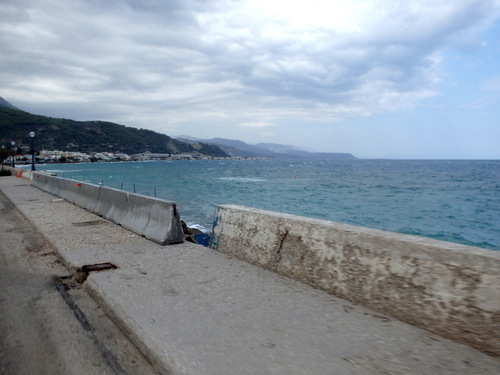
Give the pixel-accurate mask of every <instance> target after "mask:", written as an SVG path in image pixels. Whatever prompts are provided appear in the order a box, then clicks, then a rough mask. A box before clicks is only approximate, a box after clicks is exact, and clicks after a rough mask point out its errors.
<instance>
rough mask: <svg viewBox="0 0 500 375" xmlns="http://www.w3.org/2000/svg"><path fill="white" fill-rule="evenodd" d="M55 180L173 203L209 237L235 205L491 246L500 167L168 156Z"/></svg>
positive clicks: (495, 241) (499, 228)
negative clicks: (221, 210)
mask: <svg viewBox="0 0 500 375" xmlns="http://www.w3.org/2000/svg"><path fill="white" fill-rule="evenodd" d="M37 170H48V171H50V172H54V173H56V174H57V175H58V176H61V177H65V178H72V179H77V180H80V181H85V182H90V183H94V184H101V185H104V186H109V187H113V188H117V189H122V190H125V191H130V192H136V193H138V194H143V195H147V196H156V197H158V198H162V199H166V200H169V201H174V202H176V203H177V205H178V207H179V211H180V215H181V219H183V220H184V221H185V222H186V223H187V224H188V225H189V226H192V227H198V228H200V229H202V230H203V231H206V232H209V231H210V230H211V227H212V223H213V219H214V213H215V207H216V206H217V205H221V204H237V205H242V206H247V207H255V208H260V209H265V210H271V211H277V212H283V213H289V214H295V215H300V216H307V217H313V218H318V219H324V220H329V221H334V222H340V223H346V224H353V225H358V226H364V227H370V228H376V229H382V230H386V231H391V232H397V233H405V234H411V235H417V236H423V237H429V238H433V239H437V240H442V241H449V242H455V243H460V244H465V245H471V246H477V247H481V248H485V249H491V250H500V161H498V160H494V161H479V160H470V161H466V160H448V161H446V160H359V159H358V160H314V161H313V160H172V161H142V162H115V163H98V162H97V163H82V164H47V165H38V166H37Z"/></svg>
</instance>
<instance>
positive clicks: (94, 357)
mask: <svg viewBox="0 0 500 375" xmlns="http://www.w3.org/2000/svg"><path fill="white" fill-rule="evenodd" d="M68 276H70V273H69V272H68V270H67V269H66V268H65V267H64V266H63V265H62V264H61V261H60V259H59V258H58V256H57V254H56V252H55V251H54V249H53V248H52V247H51V245H50V244H49V243H48V242H47V241H46V240H45V239H44V238H43V237H42V236H41V235H40V234H39V233H38V232H36V230H35V229H34V228H33V227H32V226H31V225H30V223H29V222H28V221H27V220H26V219H25V218H24V217H23V216H21V214H20V213H19V212H18V211H17V210H16V209H15V208H14V207H13V206H12V205H11V204H10V202H8V200H7V199H6V198H5V196H4V195H3V194H2V193H1V192H0V374H42V375H43V374H51V375H53V374H143V375H149V374H156V373H157V372H156V371H155V370H154V369H153V368H152V366H151V365H150V363H149V362H148V361H147V360H146V359H145V358H144V357H143V356H142V355H141V354H140V353H139V351H138V350H137V349H136V348H135V347H134V346H133V345H132V344H131V343H130V342H129V341H128V339H127V338H126V337H125V336H124V335H123V334H122V332H121V331H120V330H119V329H118V328H117V327H116V325H115V324H114V323H113V322H112V321H110V320H109V319H108V318H107V317H106V316H105V314H104V313H103V312H102V311H101V310H100V308H99V307H98V306H97V305H96V303H95V302H94V300H93V299H92V298H90V297H89V296H88V295H87V294H86V292H85V291H84V290H83V289H82V287H81V285H79V284H78V283H76V282H75V280H74V277H72V276H70V277H68Z"/></svg>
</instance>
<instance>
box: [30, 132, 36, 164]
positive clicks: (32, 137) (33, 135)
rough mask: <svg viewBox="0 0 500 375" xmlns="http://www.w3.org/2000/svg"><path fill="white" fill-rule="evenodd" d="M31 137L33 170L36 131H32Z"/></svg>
mask: <svg viewBox="0 0 500 375" xmlns="http://www.w3.org/2000/svg"><path fill="white" fill-rule="evenodd" d="M30 137H31V170H32V171H35V170H36V169H35V146H34V142H35V132H30Z"/></svg>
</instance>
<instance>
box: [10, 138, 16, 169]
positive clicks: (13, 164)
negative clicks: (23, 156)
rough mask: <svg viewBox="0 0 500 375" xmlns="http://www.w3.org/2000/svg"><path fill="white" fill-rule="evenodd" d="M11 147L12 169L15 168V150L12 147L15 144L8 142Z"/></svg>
mask: <svg viewBox="0 0 500 375" xmlns="http://www.w3.org/2000/svg"><path fill="white" fill-rule="evenodd" d="M10 144H11V145H12V168H15V167H16V150H15V149H14V146H15V145H16V142H14V141H12V142H10Z"/></svg>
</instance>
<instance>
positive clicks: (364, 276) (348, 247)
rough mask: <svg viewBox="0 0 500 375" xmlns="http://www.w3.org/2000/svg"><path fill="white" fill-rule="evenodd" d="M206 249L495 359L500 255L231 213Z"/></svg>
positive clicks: (220, 213) (219, 220) (219, 218)
mask: <svg viewBox="0 0 500 375" xmlns="http://www.w3.org/2000/svg"><path fill="white" fill-rule="evenodd" d="M211 247H212V248H214V249H216V250H219V251H221V252H224V253H228V254H232V255H235V256H236V257H238V258H240V259H243V260H246V261H248V262H251V263H254V264H257V265H259V266H262V267H264V268H267V269H269V270H272V271H275V272H278V273H280V274H282V275H286V276H289V277H291V278H294V279H296V280H299V281H302V282H305V283H307V284H310V285H312V286H314V287H317V288H320V289H323V290H325V291H327V292H329V293H331V294H334V295H337V296H340V297H342V298H346V299H348V300H350V301H353V302H356V303H359V304H362V305H365V306H367V307H370V308H372V309H374V310H376V311H379V312H382V313H385V314H388V315H391V316H393V317H396V318H398V319H400V320H402V321H405V322H408V323H411V324H414V325H417V326H420V327H422V328H425V329H427V330H430V331H433V332H435V333H437V334H440V335H441V336H443V337H447V338H451V339H453V340H456V341H460V342H464V343H467V344H469V345H472V346H474V347H476V348H478V349H481V350H483V351H486V352H489V353H492V354H495V355H500V292H499V290H500V289H499V286H500V252H496V251H488V250H483V249H480V248H475V247H469V246H463V245H458V244H452V243H448V242H442V241H435V240H431V239H426V238H421V237H416V236H408V235H401V234H396V233H390V232H384V231H380V230H374V229H368V228H363V227H356V226H351V225H345V224H339V223H334V222H329V221H323V220H316V219H310V218H305V217H298V216H292V215H286V214H280V213H276V212H269V211H263V210H257V209H252V208H246V207H240V206H233V205H225V206H219V207H218V208H217V211H216V215H215V221H214V236H213V239H212V243H211Z"/></svg>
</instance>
